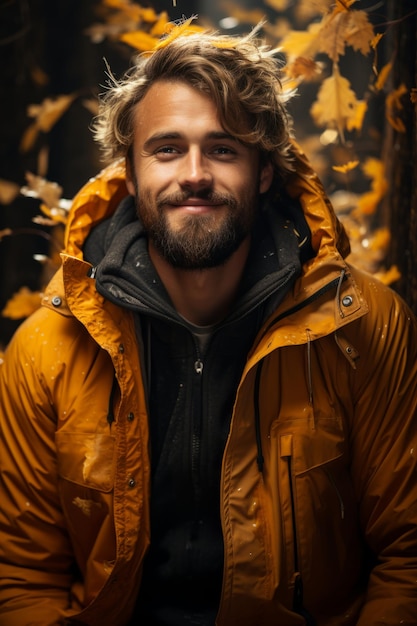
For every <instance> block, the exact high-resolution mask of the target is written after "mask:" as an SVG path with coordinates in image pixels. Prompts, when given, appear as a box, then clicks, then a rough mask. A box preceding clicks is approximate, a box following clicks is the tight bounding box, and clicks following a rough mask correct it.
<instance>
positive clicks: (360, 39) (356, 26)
mask: <svg viewBox="0 0 417 626" xmlns="http://www.w3.org/2000/svg"><path fill="white" fill-rule="evenodd" d="M344 35H345V39H346V43H347V44H348V45H349V46H351V47H352V48H353V49H354V50H358V51H359V52H361V53H362V54H363V55H364V56H366V55H367V54H368V52H369V51H370V49H371V41H372V40H373V38H374V36H375V33H374V28H373V26H372V24H371V23H370V22H369V18H368V14H367V13H366V11H350V13H349V19H348V22H347V25H346V30H345V33H344Z"/></svg>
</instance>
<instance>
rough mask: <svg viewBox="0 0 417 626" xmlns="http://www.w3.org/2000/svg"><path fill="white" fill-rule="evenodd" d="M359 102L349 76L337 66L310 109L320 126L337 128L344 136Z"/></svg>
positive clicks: (324, 82)
mask: <svg viewBox="0 0 417 626" xmlns="http://www.w3.org/2000/svg"><path fill="white" fill-rule="evenodd" d="M357 104H358V100H357V99H356V95H355V92H354V91H353V90H352V89H351V87H350V82H349V81H348V80H347V78H344V77H343V76H341V74H340V72H339V70H338V68H337V67H335V69H334V71H333V74H332V75H331V76H329V78H326V79H325V80H324V81H323V83H322V84H321V86H320V89H319V92H318V94H317V100H316V101H315V102H314V103H313V105H312V107H311V109H310V111H311V115H312V117H313V119H314V121H315V122H316V124H317V125H318V126H327V127H328V128H336V129H337V130H338V131H339V134H340V135H341V136H343V129H344V128H345V127H346V123H347V120H349V119H350V118H351V117H352V116H353V115H354V114H355V110H356V107H357Z"/></svg>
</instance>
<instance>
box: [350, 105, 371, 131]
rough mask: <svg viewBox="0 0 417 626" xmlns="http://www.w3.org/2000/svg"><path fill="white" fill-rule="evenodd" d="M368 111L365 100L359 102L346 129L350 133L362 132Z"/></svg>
mask: <svg viewBox="0 0 417 626" xmlns="http://www.w3.org/2000/svg"><path fill="white" fill-rule="evenodd" d="M367 110H368V104H367V103H366V102H365V100H358V101H357V103H356V107H355V112H354V115H352V117H350V118H349V119H348V120H346V128H347V129H348V130H349V131H352V130H361V128H362V126H363V120H364V118H365V113H366V111H367Z"/></svg>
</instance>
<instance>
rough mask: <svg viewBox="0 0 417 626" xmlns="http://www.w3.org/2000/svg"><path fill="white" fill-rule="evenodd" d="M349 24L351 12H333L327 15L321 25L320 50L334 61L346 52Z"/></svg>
mask: <svg viewBox="0 0 417 626" xmlns="http://www.w3.org/2000/svg"><path fill="white" fill-rule="evenodd" d="M348 24H349V13H334V12H333V13H331V14H329V15H327V16H325V17H324V18H323V20H322V24H321V27H320V37H319V38H318V49H319V52H324V53H325V54H327V56H328V57H329V58H330V59H331V60H332V61H334V62H337V61H338V60H339V57H340V56H342V55H344V54H345V47H346V37H345V32H346V31H347V28H348Z"/></svg>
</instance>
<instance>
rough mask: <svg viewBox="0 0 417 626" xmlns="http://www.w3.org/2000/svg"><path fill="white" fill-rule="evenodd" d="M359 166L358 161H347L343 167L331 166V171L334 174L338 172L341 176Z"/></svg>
mask: <svg viewBox="0 0 417 626" xmlns="http://www.w3.org/2000/svg"><path fill="white" fill-rule="evenodd" d="M358 165H359V161H348V162H347V163H345V164H344V165H333V166H332V170H334V171H335V172H340V173H341V174H347V172H350V171H351V170H354V169H355V167H357V166H358Z"/></svg>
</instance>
